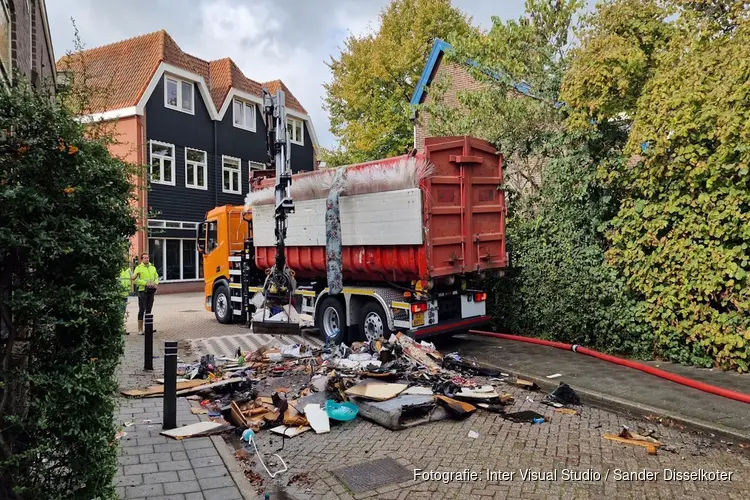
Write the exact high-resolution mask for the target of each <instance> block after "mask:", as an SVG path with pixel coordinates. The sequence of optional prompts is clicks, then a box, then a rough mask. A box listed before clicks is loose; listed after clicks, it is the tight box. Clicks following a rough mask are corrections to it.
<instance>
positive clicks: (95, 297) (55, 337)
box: [0, 77, 135, 499]
mask: <svg viewBox="0 0 750 500" xmlns="http://www.w3.org/2000/svg"><path fill="white" fill-rule="evenodd" d="M17 81H19V84H17V85H16V86H15V87H13V88H11V89H9V90H8V91H7V92H0V130H2V131H3V132H2V140H1V141H0V205H1V206H2V207H3V208H2V210H0V227H2V228H3V230H2V231H0V358H2V362H1V363H0V497H2V498H30V499H31V498H33V499H91V498H102V499H103V498H115V492H114V487H113V485H112V479H113V477H114V474H115V471H116V455H117V441H116V440H115V427H114V422H113V418H112V416H113V413H114V410H115V409H116V405H117V400H116V389H117V384H116V380H115V376H114V373H115V367H116V366H117V363H118V361H119V357H120V355H121V352H122V337H121V335H122V333H123V314H122V312H121V303H122V288H121V285H120V283H119V280H118V276H119V270H120V269H121V267H122V266H123V265H125V262H126V260H125V255H126V251H127V238H128V237H129V236H130V235H132V234H133V233H134V231H135V220H134V218H133V216H132V213H131V207H130V203H131V201H132V198H131V184H130V182H129V174H130V173H131V172H130V167H129V166H127V165H126V164H124V163H123V162H121V161H119V160H117V159H115V158H113V157H112V156H111V155H110V154H109V152H108V150H107V147H106V144H105V143H104V142H103V141H101V140H98V139H91V138H88V137H87V136H86V134H85V133H84V128H83V126H82V125H81V124H79V123H78V122H76V121H75V120H74V119H73V118H72V117H71V115H70V114H69V113H68V112H67V111H65V110H64V109H62V108H61V107H60V106H58V105H57V104H56V103H54V102H52V101H50V100H49V99H46V98H44V97H41V96H39V95H36V94H34V93H32V92H31V91H30V90H29V89H28V87H27V86H25V85H23V84H22V83H20V82H21V78H20V77H19V79H18V80H17Z"/></svg>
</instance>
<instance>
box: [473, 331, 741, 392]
mask: <svg viewBox="0 0 750 500" xmlns="http://www.w3.org/2000/svg"><path fill="white" fill-rule="evenodd" d="M469 333H470V334H473V335H484V336H486V337H496V338H499V339H506V340H518V341H520V342H528V343H530V344H539V345H545V346H549V347H556V348H558V349H563V350H566V351H573V352H577V353H578V354H586V355H588V356H592V357H594V358H598V359H603V360H604V361H609V362H610V363H615V364H617V365H622V366H627V367H628V368H635V369H636V370H640V371H642V372H646V373H650V374H651V375H656V376H657V377H661V378H663V379H666V380H670V381H672V382H676V383H678V384H682V385H686V386H688V387H692V388H693V389H698V390H700V391H703V392H709V393H711V394H716V395H717V396H722V397H725V398H729V399H734V400H736V401H742V402H743V403H750V394H745V393H742V392H736V391H730V390H729V389H724V388H721V387H716V386H715V385H710V384H705V383H703V382H699V381H697V380H693V379H690V378H687V377H682V376H680V375H675V374H674V373H669V372H666V371H664V370H660V369H658V368H654V367H653V366H649V365H646V364H643V363H638V362H637V361H631V360H629V359H623V358H618V357H617V356H610V355H609V354H604V353H601V352H598V351H594V350H592V349H587V348H585V347H581V346H579V345H571V344H566V343H564V342H553V341H550V340H542V339H535V338H533V337H522V336H520V335H509V334H507V333H494V332H482V331H479V330H469Z"/></svg>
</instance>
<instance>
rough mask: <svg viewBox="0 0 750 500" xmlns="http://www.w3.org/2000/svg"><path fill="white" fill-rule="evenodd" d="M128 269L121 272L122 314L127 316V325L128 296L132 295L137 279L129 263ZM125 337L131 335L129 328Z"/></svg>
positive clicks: (126, 317)
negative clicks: (134, 281) (134, 282)
mask: <svg viewBox="0 0 750 500" xmlns="http://www.w3.org/2000/svg"><path fill="white" fill-rule="evenodd" d="M128 264H129V265H128V267H125V268H123V270H122V271H120V283H122V297H123V302H122V313H123V315H124V316H125V322H126V323H127V319H128V296H129V295H130V292H131V291H132V290H133V280H134V279H135V274H134V273H133V265H132V264H130V263H128ZM125 335H130V332H128V329H127V326H126V327H125Z"/></svg>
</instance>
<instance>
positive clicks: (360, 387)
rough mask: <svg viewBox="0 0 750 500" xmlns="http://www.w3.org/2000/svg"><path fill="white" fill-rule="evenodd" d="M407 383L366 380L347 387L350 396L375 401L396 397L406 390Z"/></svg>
mask: <svg viewBox="0 0 750 500" xmlns="http://www.w3.org/2000/svg"><path fill="white" fill-rule="evenodd" d="M407 387H408V386H407V385H406V384H386V383H380V382H365V383H360V384H357V385H355V386H354V387H351V388H349V389H347V390H346V391H345V392H346V394H347V395H348V396H355V397H360V398H364V399H372V400H374V401H386V400H388V399H392V398H395V397H396V396H398V395H399V394H401V393H402V392H404V391H405V390H406V388H407Z"/></svg>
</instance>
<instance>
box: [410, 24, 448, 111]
mask: <svg viewBox="0 0 750 500" xmlns="http://www.w3.org/2000/svg"><path fill="white" fill-rule="evenodd" d="M451 49H453V47H452V46H451V44H449V43H448V42H446V41H445V40H441V39H440V38H436V39H435V41H434V42H433V44H432V50H431V51H430V55H429V56H428V57H427V64H426V65H425V67H424V69H423V70H422V76H420V77H419V81H418V82H417V86H416V88H415V89H414V93H413V94H412V96H411V101H409V104H411V105H412V106H416V105H418V104H419V103H420V101H421V100H422V96H423V95H424V91H425V90H426V87H427V85H429V84H430V75H431V74H432V70H433V69H435V64H437V60H438V58H439V57H440V55H442V54H443V53H444V52H446V51H448V50H451Z"/></svg>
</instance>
